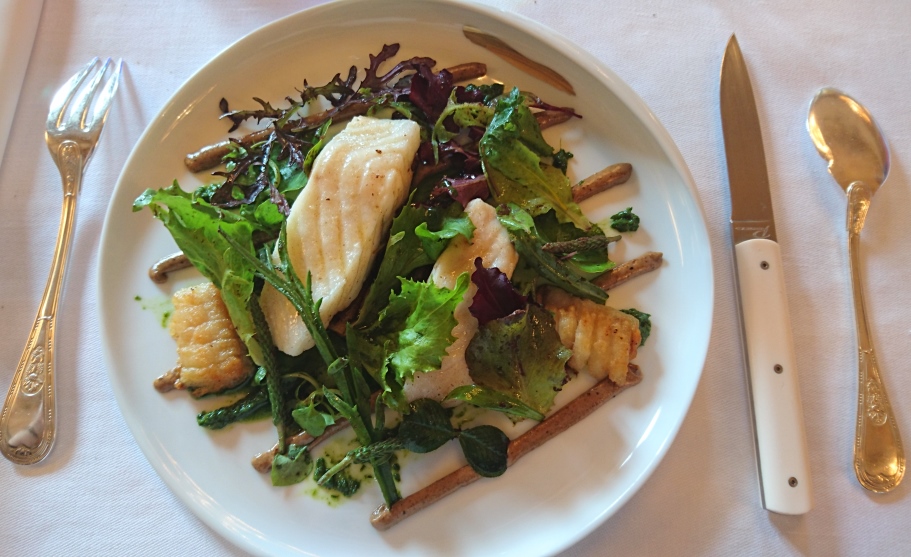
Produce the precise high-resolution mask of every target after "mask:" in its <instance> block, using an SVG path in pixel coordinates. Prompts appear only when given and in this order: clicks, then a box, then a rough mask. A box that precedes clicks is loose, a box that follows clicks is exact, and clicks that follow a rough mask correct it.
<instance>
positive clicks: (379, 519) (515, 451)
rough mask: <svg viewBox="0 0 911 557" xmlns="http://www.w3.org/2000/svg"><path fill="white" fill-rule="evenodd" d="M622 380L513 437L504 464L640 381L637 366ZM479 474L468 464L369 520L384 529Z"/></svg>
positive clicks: (595, 389)
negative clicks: (621, 383) (622, 382)
mask: <svg viewBox="0 0 911 557" xmlns="http://www.w3.org/2000/svg"><path fill="white" fill-rule="evenodd" d="M624 379H625V384H624V385H623V386H620V385H617V384H615V383H614V382H612V381H610V380H609V379H605V380H603V381H601V382H599V383H598V384H596V385H595V386H594V387H592V388H591V389H589V390H588V391H586V392H585V393H583V394H581V395H579V396H578V397H577V398H576V399H574V400H573V401H571V402H570V403H569V404H567V405H566V406H564V407H563V408H561V409H559V410H557V411H556V412H554V414H553V415H552V416H549V417H548V418H546V419H545V420H544V421H542V422H541V423H539V424H538V425H536V426H535V427H533V428H532V429H530V430H529V431H528V432H527V433H525V434H523V435H521V436H519V437H518V438H516V439H514V440H513V441H512V442H511V443H510V444H509V451H508V456H507V461H506V465H507V466H512V465H513V464H514V463H515V462H516V461H517V460H519V459H520V458H522V457H523V456H525V455H526V454H528V453H529V452H531V451H533V450H534V449H536V448H537V447H540V446H541V445H543V444H544V443H546V442H547V441H550V440H551V439H553V438H554V437H556V436H557V435H558V434H560V433H562V432H563V431H566V430H567V429H569V428H570V427H572V426H573V425H575V424H577V423H579V422H580V421H582V419H583V418H585V417H586V416H588V415H589V414H591V413H592V412H594V411H595V409H597V408H598V407H599V406H601V405H602V404H604V403H605V402H607V401H608V400H610V399H612V398H613V397H615V396H617V394H619V393H620V392H621V391H623V390H625V389H627V388H629V387H632V386H633V385H636V384H637V383H639V382H640V381H642V374H641V372H640V371H639V367H638V366H636V365H635V364H630V366H629V369H628V370H627V374H626V377H625V378H624ZM480 477H481V476H479V475H478V473H477V472H475V471H474V470H472V469H471V466H463V467H461V468H459V469H458V470H456V471H455V472H452V473H451V474H449V475H447V476H444V477H442V478H440V479H439V480H437V481H435V482H433V483H432V484H430V485H428V486H427V487H425V488H423V489H421V490H419V491H417V492H415V493H413V494H411V495H409V496H407V497H405V498H403V499H399V500H398V501H397V502H395V503H394V504H393V505H392V507H387V506H386V505H385V504H383V505H380V506H379V507H378V508H377V509H376V510H375V511H373V516H371V517H370V523H371V524H372V525H373V527H374V528H376V529H377V530H387V529H389V528H391V527H393V526H395V525H396V524H398V523H399V522H401V521H402V520H404V519H405V518H408V517H409V516H411V515H413V514H415V513H417V512H418V511H420V510H421V509H424V508H426V507H428V506H430V505H432V504H433V503H436V502H437V501H439V500H440V499H442V498H443V497H445V496H447V495H449V494H450V493H452V492H454V491H456V490H457V489H459V488H460V487H462V486H464V485H468V484H470V483H472V482H474V481H475V480H477V479H478V478H480Z"/></svg>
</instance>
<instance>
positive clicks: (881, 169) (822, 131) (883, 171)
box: [807, 87, 889, 195]
mask: <svg viewBox="0 0 911 557" xmlns="http://www.w3.org/2000/svg"><path fill="white" fill-rule="evenodd" d="M807 130H809V132H810V138H811V139H812V140H813V144H814V145H815V146H816V150H817V151H819V154H820V155H821V156H822V158H824V159H826V160H827V161H829V173H830V174H831V175H832V177H833V178H835V181H836V182H838V185H840V186H841V187H842V189H843V190H845V191H848V188H849V187H850V186H851V184H853V183H854V182H863V183H864V184H866V185H867V187H868V188H870V193H871V195H872V194H873V193H876V190H877V189H879V187H880V186H881V185H882V184H883V182H885V181H886V177H887V176H888V175H889V147H888V146H887V145H886V141H885V139H884V136H883V133H882V130H880V128H879V126H878V125H877V124H876V122H875V121H874V120H873V117H872V116H871V115H870V113H869V112H868V111H867V109H866V108H864V106H863V105H861V104H860V103H858V102H857V101H855V100H854V99H852V98H851V97H849V96H848V95H846V94H844V93H842V92H841V91H839V90H838V89H832V88H830V87H827V88H825V89H821V90H820V91H819V92H818V93H817V94H816V96H815V97H814V98H813V102H812V103H810V114H809V116H808V117H807Z"/></svg>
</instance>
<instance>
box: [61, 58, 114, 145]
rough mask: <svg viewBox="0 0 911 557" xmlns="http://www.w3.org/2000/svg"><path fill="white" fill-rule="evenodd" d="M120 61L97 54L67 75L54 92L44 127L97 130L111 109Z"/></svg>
mask: <svg viewBox="0 0 911 557" xmlns="http://www.w3.org/2000/svg"><path fill="white" fill-rule="evenodd" d="M122 65H123V61H122V60H117V62H113V61H112V60H111V59H110V58H108V59H107V60H105V61H104V63H101V62H100V61H99V59H98V58H97V57H95V58H93V59H92V61H91V62H89V63H88V64H86V66H85V67H84V68H82V69H81V70H80V71H79V72H77V73H76V75H74V76H73V77H71V78H70V79H69V80H68V81H67V82H66V83H65V84H63V86H62V87H61V88H60V89H59V90H58V91H57V93H56V94H55V95H54V98H53V99H52V100H51V106H50V111H49V113H48V120H47V127H48V129H49V130H50V129H57V130H64V129H68V130H74V131H75V130H76V129H81V130H86V131H91V130H94V129H98V130H100V128H101V126H102V125H103V124H104V120H105V118H107V115H108V110H110V108H111V99H112V98H113V97H114V92H115V91H116V90H117V83H118V82H119V80H120V71H121V67H122Z"/></svg>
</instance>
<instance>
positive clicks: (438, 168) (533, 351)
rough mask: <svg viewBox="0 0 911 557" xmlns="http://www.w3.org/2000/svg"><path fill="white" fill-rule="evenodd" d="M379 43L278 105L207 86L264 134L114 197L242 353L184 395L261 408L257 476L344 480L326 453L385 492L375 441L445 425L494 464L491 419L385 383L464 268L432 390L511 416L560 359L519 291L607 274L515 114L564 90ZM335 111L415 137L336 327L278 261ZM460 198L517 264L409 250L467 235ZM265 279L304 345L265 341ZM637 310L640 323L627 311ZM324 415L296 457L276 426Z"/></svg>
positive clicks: (389, 488)
mask: <svg viewBox="0 0 911 557" xmlns="http://www.w3.org/2000/svg"><path fill="white" fill-rule="evenodd" d="M397 51H398V45H386V46H384V47H383V48H382V50H381V51H380V52H379V53H378V54H377V55H375V56H374V55H371V56H370V64H369V67H367V68H366V70H365V74H364V77H363V78H362V79H361V80H360V81H358V80H357V75H358V72H357V70H356V68H354V67H352V68H351V69H350V71H349V73H348V74H347V76H346V77H345V78H342V77H341V76H340V75H336V76H335V77H334V78H333V79H332V80H330V81H329V82H328V83H326V84H325V85H322V86H311V85H309V84H308V83H307V82H306V81H304V84H303V87H302V88H301V89H300V90H299V91H298V95H297V96H296V97H295V98H288V99H287V104H286V105H285V106H282V107H275V106H273V105H272V104H271V103H269V102H266V101H263V100H260V99H256V101H257V102H258V104H259V107H258V108H256V109H254V110H230V108H229V106H228V103H227V102H225V101H224V100H223V101H222V104H221V109H222V111H223V112H224V118H225V119H228V120H230V121H231V122H233V125H234V127H232V131H233V130H234V129H235V128H236V127H237V126H239V125H240V124H241V123H243V122H245V121H247V120H251V119H252V120H255V121H257V122H267V123H268V127H269V128H268V129H269V130H270V132H269V135H268V136H267V137H266V139H264V140H262V141H258V142H256V143H254V144H252V145H247V146H245V145H244V144H242V143H241V142H236V143H234V144H233V146H232V148H231V149H230V150H229V153H228V154H227V155H226V156H225V157H224V159H223V162H224V167H223V170H219V171H217V172H215V173H214V174H215V175H217V177H218V179H217V181H216V182H215V183H212V184H209V185H205V186H202V187H199V188H197V189H196V190H194V191H184V190H182V189H181V188H180V186H179V185H178V184H177V183H176V182H175V183H173V184H172V185H170V186H168V187H165V188H162V189H158V190H153V189H149V190H147V191H145V192H144V193H143V194H142V195H140V196H139V197H138V198H137V199H136V201H135V203H134V206H133V209H134V211H140V210H143V209H146V208H147V209H148V210H150V211H151V212H152V214H153V215H154V216H155V217H156V218H157V219H159V220H160V221H161V222H162V223H163V224H164V225H165V226H166V227H167V229H168V230H169V231H170V233H171V234H172V236H173V238H174V241H175V242H176V244H177V245H178V247H179V248H180V249H181V250H182V251H183V252H184V254H185V255H186V256H187V257H188V258H189V260H190V261H191V262H192V264H193V265H194V266H195V267H196V269H198V270H199V272H200V273H202V275H204V276H205V277H206V278H207V279H208V280H210V281H212V282H213V283H214V284H215V286H216V287H217V288H218V289H219V291H220V294H221V297H222V300H223V301H224V304H225V306H226V308H227V310H228V313H229V315H230V318H231V321H232V322H233V324H234V326H235V327H236V329H237V333H238V335H239V337H240V339H241V340H242V341H243V343H244V344H245V345H246V348H247V350H248V352H249V355H250V357H251V358H252V360H253V362H254V363H255V366H256V371H255V373H254V374H253V376H252V377H250V379H249V380H248V381H247V382H246V383H244V384H243V385H240V386H238V387H236V388H235V389H233V390H232V392H233V393H242V397H241V398H240V399H239V400H237V401H236V402H234V403H232V404H230V405H228V406H225V407H221V408H217V409H215V410H213V411H209V412H203V413H201V414H200V415H199V416H198V423H199V425H201V426H204V427H208V428H213V429H216V428H222V427H225V426H226V425H228V424H231V423H235V422H237V421H241V420H245V419H250V418H252V417H256V416H262V415H268V416H271V420H272V422H273V423H274V424H275V427H276V432H277V441H278V452H277V454H276V456H275V458H274V460H273V463H272V469H271V470H272V472H271V478H272V483H273V484H274V485H289V484H294V483H297V482H300V481H302V480H304V479H305V478H307V477H311V476H312V477H314V478H315V479H317V481H318V482H319V483H320V484H326V485H329V486H332V487H334V488H335V489H337V490H339V491H342V492H345V493H350V492H353V491H354V490H355V489H356V487H352V480H351V478H349V477H347V476H346V474H345V472H344V469H345V467H346V466H348V465H350V464H352V463H362V464H369V465H370V466H372V469H373V473H372V476H373V478H375V481H376V482H377V484H378V485H379V488H380V490H381V492H382V495H383V497H384V499H385V502H386V504H387V505H389V506H391V505H392V504H393V503H395V502H396V501H397V500H398V499H400V497H401V494H400V492H399V489H398V487H397V483H396V478H397V472H396V470H395V469H394V466H393V459H394V455H395V451H399V450H402V449H404V450H407V451H411V452H416V453H425V452H429V451H433V450H435V449H437V448H439V447H440V446H442V445H443V444H445V443H447V442H448V441H450V440H452V439H457V440H458V442H459V445H460V446H461V448H462V450H463V452H464V455H465V458H466V460H467V461H468V463H469V464H470V465H471V466H472V468H474V470H475V471H476V472H477V473H478V474H480V475H482V476H488V477H492V476H498V475H500V474H503V473H504V471H505V469H506V464H507V448H508V445H509V439H508V437H507V436H506V435H505V434H504V433H503V432H502V431H501V430H499V429H497V428H495V427H493V426H489V425H482V426H476V427H468V428H464V429H462V428H459V427H455V426H453V425H452V420H451V419H450V418H451V410H450V409H449V408H447V407H444V405H443V404H441V402H439V401H434V400H429V399H420V400H417V401H414V402H411V403H409V402H407V400H406V398H405V396H404V394H403V388H404V386H405V384H406V382H408V381H409V380H410V379H411V378H412V377H413V375H414V374H415V373H416V372H432V371H434V370H436V369H438V368H439V367H440V363H441V361H442V358H443V357H444V356H445V355H446V349H447V347H448V346H449V345H450V344H451V343H452V342H453V335H452V329H453V327H455V325H456V319H455V317H454V316H453V311H454V310H455V307H456V305H457V304H458V303H459V302H460V301H461V300H462V298H463V295H464V293H465V290H466V289H467V288H468V286H469V284H470V283H473V284H475V285H476V286H477V288H478V293H477V295H475V297H474V299H473V303H472V305H471V308H470V309H471V313H472V315H474V316H475V317H476V318H477V319H478V323H479V330H478V333H477V335H475V337H474V338H473V340H472V341H471V344H470V346H469V349H468V351H467V352H466V359H467V363H468V367H469V370H470V373H471V378H472V380H473V381H474V384H473V385H469V386H465V387H461V388H458V389H456V390H454V391H453V392H452V393H450V394H449V396H448V397H447V398H448V399H450V400H454V401H460V402H461V403H464V404H471V405H474V406H479V407H482V408H485V409H489V410H492V411H497V412H504V413H506V414H508V415H509V416H510V417H511V418H512V419H513V420H514V421H518V420H522V419H531V420H542V419H543V418H544V416H545V415H546V414H547V413H548V411H549V410H551V408H552V406H553V403H554V397H555V396H556V394H557V392H558V391H559V390H560V389H561V387H562V386H563V385H564V384H565V383H566V382H567V381H568V380H569V379H570V376H568V375H567V369H566V365H565V364H566V361H567V360H568V359H569V357H570V351H569V350H568V349H567V348H565V347H564V346H563V345H562V344H561V342H560V338H559V336H558V334H557V331H556V330H555V326H554V319H553V317H552V316H551V314H550V313H549V312H548V311H547V310H545V309H544V308H543V307H542V306H540V305H539V304H538V303H537V302H536V297H535V294H536V291H537V290H538V289H540V288H541V287H543V286H551V287H556V288H560V289H563V290H565V291H566V292H567V293H570V294H572V295H574V296H577V297H579V298H583V299H587V300H591V301H594V302H596V303H598V304H604V303H605V301H606V299H607V294H606V293H605V291H604V290H602V289H601V288H599V287H598V286H596V285H595V284H593V283H592V280H593V279H595V278H596V277H598V276H600V275H602V274H604V273H606V272H608V271H609V270H610V269H612V268H613V266H614V263H613V262H612V261H611V260H610V259H609V257H608V246H609V244H610V243H612V242H615V241H617V240H619V239H620V236H619V235H612V236H606V235H605V234H604V231H603V230H602V229H601V228H600V227H599V226H598V225H596V224H593V223H592V222H590V221H589V220H588V219H587V218H586V216H585V215H584V214H583V213H582V211H581V210H580V209H579V207H578V205H577V204H576V203H575V202H574V201H573V198H572V191H571V186H572V184H571V183H570V180H569V179H568V178H567V175H566V172H567V166H568V164H569V161H570V159H571V157H572V154H571V153H568V152H566V151H564V150H562V149H561V150H555V149H554V148H553V147H552V146H550V145H549V144H548V143H547V142H546V141H545V140H544V138H543V136H542V133H541V129H540V126H539V124H538V122H537V120H536V118H535V113H536V112H537V111H539V110H550V111H554V110H557V111H564V112H566V113H568V114H570V115H571V116H572V117H577V116H578V115H577V114H576V113H575V112H574V111H573V110H572V109H569V108H561V107H554V106H551V105H548V104H546V103H545V102H543V101H542V100H541V99H539V98H537V97H536V96H535V95H533V94H531V93H528V92H523V91H520V90H518V89H515V88H513V89H508V88H505V87H504V86H503V85H499V84H493V85H467V86H461V85H456V84H454V83H453V79H452V75H451V74H450V73H449V72H448V71H446V70H440V71H434V70H433V67H434V65H435V62H434V61H433V60H432V59H429V58H422V57H416V58H411V59H407V60H403V61H400V62H398V63H396V64H395V65H394V66H393V67H392V68H391V69H389V70H388V71H386V72H385V73H381V71H380V68H381V67H382V66H383V65H385V64H386V63H387V62H390V60H391V59H392V57H394V56H395V55H396V54H397ZM351 114H367V115H371V116H375V117H382V118H396V119H398V118H407V119H410V120H413V121H414V122H417V123H418V124H419V125H420V128H421V139H422V141H421V146H420V149H419V150H418V153H417V156H416V162H415V167H414V175H413V176H414V178H413V181H412V185H411V190H410V194H409V198H408V202H407V203H406V204H405V205H404V206H403V207H401V208H400V209H399V210H398V212H397V214H396V216H395V218H394V220H393V221H392V225H391V229H390V230H389V234H388V238H386V239H385V241H384V245H385V249H384V250H381V252H380V254H379V255H378V256H377V258H376V262H375V264H374V267H373V271H372V273H371V279H370V280H368V283H367V286H365V289H364V292H363V295H362V296H360V297H359V299H358V301H357V302H356V303H355V306H354V307H353V308H349V309H350V310H351V311H349V312H347V313H348V314H349V315H352V316H353V317H352V318H350V319H349V320H348V321H347V323H345V324H344V325H343V329H340V330H343V332H344V334H339V333H338V332H335V331H333V330H329V329H328V328H327V327H326V326H325V325H324V323H323V322H322V321H321V319H320V315H319V306H320V300H314V299H313V295H312V287H311V279H310V277H309V276H308V275H305V276H299V275H298V274H297V273H296V272H295V270H294V269H293V268H292V266H291V264H290V263H289V258H288V256H287V249H286V241H287V238H286V233H285V223H286V219H287V217H288V215H289V212H290V207H291V206H292V204H293V203H294V201H295V199H296V198H297V197H298V195H299V194H300V193H301V192H302V191H303V190H304V188H306V187H307V182H308V176H309V173H310V169H311V168H312V166H313V164H314V161H315V160H316V158H317V157H318V155H319V153H320V151H321V149H322V148H323V147H324V146H325V145H326V143H327V142H328V141H329V140H330V139H331V136H332V134H333V131H334V130H335V129H336V128H338V124H341V123H342V122H343V121H344V119H345V118H347V117H349V116H350V115H351ZM477 198H480V199H484V200H486V202H487V203H489V204H491V205H492V206H494V207H496V210H497V215H498V217H499V221H500V223H501V224H502V225H503V226H504V227H505V228H506V230H507V231H508V233H509V237H510V240H511V241H512V243H513V245H514V246H515V249H516V250H517V252H518V254H519V263H518V266H517V268H516V270H515V272H514V274H513V275H512V277H511V278H507V277H506V275H504V274H503V273H502V272H500V271H499V270H498V269H496V268H490V269H488V268H484V267H483V266H482V265H481V264H480V262H477V263H476V265H477V269H476V271H475V272H473V273H471V274H470V275H469V274H467V273H466V274H464V275H463V276H462V277H460V279H459V280H458V281H457V284H456V286H455V287H454V288H453V289H448V288H442V287H438V286H435V285H434V284H433V283H431V282H429V281H428V280H427V278H428V275H429V269H430V268H431V266H432V265H433V264H434V262H435V261H436V259H437V258H438V257H439V256H440V254H441V253H442V252H443V250H444V249H445V248H446V247H447V245H448V244H449V242H451V241H452V240H453V239H454V238H456V237H458V236H463V237H465V238H468V239H470V238H471V237H472V233H473V230H474V226H473V224H472V222H471V220H470V219H469V218H468V217H467V216H466V214H465V212H464V207H465V205H467V203H468V202H469V201H471V200H473V199H477ZM616 217H617V223H618V225H617V226H616V228H617V229H618V230H634V229H635V227H636V226H638V217H636V216H635V214H633V213H632V210H631V209H630V210H627V211H626V212H624V213H622V214H618V215H616ZM273 254H278V258H277V261H278V262H277V263H276V260H275V259H273ZM266 283H268V284H270V285H272V286H273V287H274V288H275V289H277V290H278V291H279V292H281V293H282V294H284V296H286V297H287V299H288V300H289V301H290V302H291V303H292V304H293V305H294V307H295V308H296V309H297V311H298V312H299V314H300V316H301V318H302V319H303V322H304V324H305V325H306V327H307V329H308V330H309V332H310V334H311V335H312V337H313V339H314V340H315V342H316V345H315V347H314V348H312V349H310V350H307V351H305V352H304V353H303V354H301V355H299V356H295V357H292V356H288V355H286V354H284V353H282V352H280V351H279V350H277V349H276V348H275V346H274V345H273V343H272V340H271V338H272V337H271V334H270V330H269V326H268V324H267V322H266V319H265V318H264V315H263V311H262V309H261V307H260V304H259V296H260V293H261V292H262V289H263V286H264V285H265V284H266ZM640 315H641V316H645V317H641V316H637V317H639V319H640V324H641V326H642V327H643V333H645V334H647V325H648V320H647V315H646V314H640ZM645 334H644V335H643V336H645ZM399 418H400V419H399ZM344 421H347V422H348V424H350V427H351V428H352V430H353V432H354V433H355V435H356V439H357V443H358V445H359V446H358V447H357V448H356V449H354V450H352V451H351V452H349V453H348V454H347V455H346V456H345V457H344V458H343V459H341V461H339V462H324V461H320V462H314V461H313V458H312V456H311V454H310V451H309V450H308V448H307V446H306V445H296V444H293V443H289V442H288V439H289V438H290V437H292V435H294V434H298V433H300V432H305V433H307V434H309V435H310V436H312V437H319V436H320V435H322V434H323V433H324V432H325V431H326V430H327V428H329V427H330V426H332V425H333V424H338V423H341V422H344ZM354 483H356V482H354Z"/></svg>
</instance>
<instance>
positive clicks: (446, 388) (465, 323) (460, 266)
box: [404, 199, 519, 402]
mask: <svg viewBox="0 0 911 557" xmlns="http://www.w3.org/2000/svg"><path fill="white" fill-rule="evenodd" d="M465 213H466V214H467V215H468V218H470V219H471V222H472V224H474V226H475V230H474V234H472V237H471V240H470V241H469V240H467V239H465V237H464V236H456V237H455V238H454V239H453V240H452V242H450V243H449V245H448V246H446V249H445V250H443V253H441V254H440V257H439V258H438V259H437V262H436V263H435V264H434V266H433V270H432V271H431V273H430V280H431V281H432V282H433V284H435V285H436V286H442V287H446V288H453V287H454V286H455V283H456V280H457V279H458V278H459V275H461V274H462V273H465V272H467V273H473V272H474V271H475V265H474V261H475V259H476V258H478V257H480V258H481V261H482V263H483V265H484V267H487V268H491V267H497V268H499V269H500V271H501V272H503V273H505V274H506V276H507V277H511V276H512V273H513V271H514V270H515V268H516V263H518V261H519V254H518V253H517V252H516V249H515V248H514V247H513V245H512V242H510V241H509V233H508V232H507V231H506V229H505V228H503V225H502V224H500V221H499V220H498V219H497V211H496V209H494V208H493V207H492V206H490V205H488V204H487V203H485V202H484V201H482V200H480V199H474V200H472V201H471V202H469V203H468V205H467V206H466V207H465ZM477 291H478V287H477V286H475V285H474V283H472V284H469V285H468V290H467V291H466V292H465V296H464V297H463V298H462V301H461V302H460V303H459V305H458V306H456V310H455V312H454V314H453V315H454V316H455V318H456V321H457V322H458V323H457V325H456V326H455V328H454V329H453V330H452V335H453V336H454V337H455V341H454V342H453V343H452V344H451V345H450V346H449V348H447V349H446V356H444V357H443V362H442V364H441V366H440V369H439V370H437V371H431V372H429V373H415V374H414V379H413V380H412V381H409V382H408V383H406V384H405V389H404V392H405V397H406V398H407V399H408V401H409V402H411V401H413V400H416V399H419V398H432V399H434V400H443V398H444V397H445V396H446V395H448V394H449V392H450V391H451V390H452V389H454V388H456V387H459V386H461V385H470V384H472V383H473V381H472V379H471V376H470V375H469V374H468V365H467V364H466V363H465V349H466V348H468V343H469V342H471V339H472V337H474V335H475V333H477V332H478V320H477V319H475V317H474V316H473V315H472V314H471V311H470V310H469V309H468V308H469V307H471V302H472V300H473V299H474V295H475V292H477Z"/></svg>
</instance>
